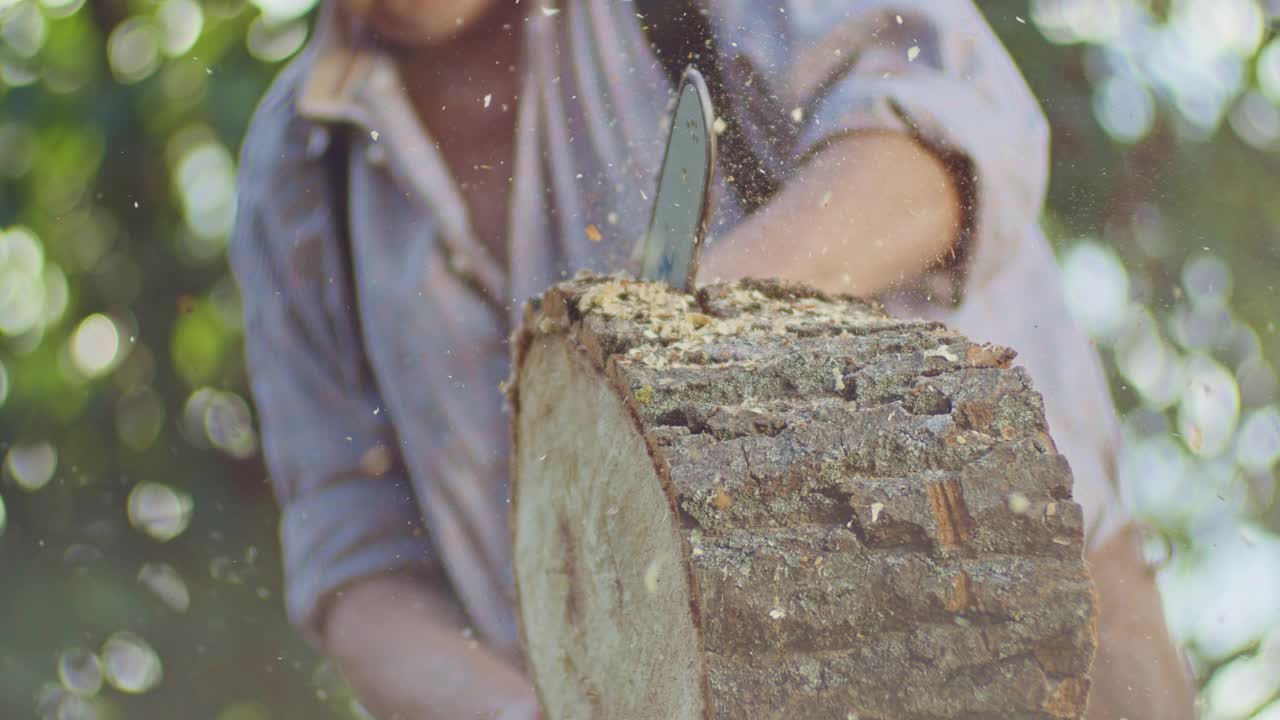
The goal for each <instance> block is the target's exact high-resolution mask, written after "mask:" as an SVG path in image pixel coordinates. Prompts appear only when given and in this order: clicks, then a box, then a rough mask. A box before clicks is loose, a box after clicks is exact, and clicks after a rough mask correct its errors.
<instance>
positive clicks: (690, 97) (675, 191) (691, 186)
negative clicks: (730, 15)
mask: <svg viewBox="0 0 1280 720" xmlns="http://www.w3.org/2000/svg"><path fill="white" fill-rule="evenodd" d="M713 117H714V115H713V112H712V109H711V95H710V93H708V92H707V83H706V81H705V80H703V78H702V74H701V73H699V72H698V71H697V69H695V68H693V67H692V66H690V67H689V68H688V69H686V70H685V72H684V78H683V79H682V80H681V82H680V91H679V100H677V102H676V112H675V115H674V116H673V117H672V120H671V134H670V136H669V137H668V138H667V150H666V154H665V155H664V156H663V159H662V169H661V171H660V174H659V175H658V195H657V197H656V198H654V205H653V217H652V219H650V221H649V234H648V237H647V238H646V239H645V244H644V255H643V260H642V265H641V273H640V277H641V278H643V279H645V280H654V281H661V282H665V283H667V284H669V285H671V286H672V287H674V288H676V289H678V290H689V289H691V288H692V287H693V281H694V278H695V277H696V276H697V274H698V259H699V257H700V255H701V253H702V240H703V238H704V237H705V236H706V233H707V219H708V217H709V216H710V212H711V202H710V199H709V198H710V190H711V175H712V168H714V167H715V157H716V147H715V135H714V134H713V133H712V131H711V123H712V118H713Z"/></svg>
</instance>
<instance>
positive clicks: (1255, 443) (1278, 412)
mask: <svg viewBox="0 0 1280 720" xmlns="http://www.w3.org/2000/svg"><path fill="white" fill-rule="evenodd" d="M1236 458H1237V460H1239V462H1240V464H1241V465H1242V466H1244V467H1245V468H1248V469H1249V470H1253V471H1254V472H1266V471H1268V470H1270V469H1271V466H1272V465H1274V464H1275V463H1276V461H1277V460H1280V409H1277V408H1276V407H1275V406H1274V405H1271V406H1268V407H1265V408H1262V409H1260V410H1255V411H1253V412H1251V413H1249V416H1248V417H1247V418H1245V420H1244V423H1243V424H1241V426H1240V433H1239V436H1238V437H1237V439H1236Z"/></svg>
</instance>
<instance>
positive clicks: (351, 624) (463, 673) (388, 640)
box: [323, 575, 539, 720]
mask: <svg viewBox="0 0 1280 720" xmlns="http://www.w3.org/2000/svg"><path fill="white" fill-rule="evenodd" d="M326 617H327V620H326V623H325V626H324V631H323V634H324V647H325V650H326V651H327V652H328V653H329V655H330V656H332V657H333V659H334V661H335V662H336V663H337V664H338V667H339V669H340V670H341V671H342V674H343V677H345V678H346V679H347V681H348V682H349V683H350V684H351V687H352V689H353V690H354V691H355V694H356V696H357V697H359V698H361V699H362V700H363V701H364V703H365V706H366V707H367V708H368V709H369V711H370V712H372V713H373V714H374V716H375V717H378V718H404V719H405V720H433V719H434V718H442V719H444V718H479V719H482V720H535V719H536V718H538V717H539V716H538V702H537V698H536V697H535V696H534V694H533V690H532V689H531V688H530V686H529V682H528V680H527V679H526V678H525V677H524V676H523V675H522V674H520V673H519V672H517V671H516V670H515V669H514V668H512V667H511V666H510V665H509V664H508V663H507V662H506V661H505V660H504V659H502V658H499V657H498V656H496V655H494V654H493V653H491V652H490V651H488V650H487V649H486V648H485V647H484V646H483V645H481V644H480V643H478V642H477V641H476V640H474V639H472V638H470V637H468V635H467V634H465V633H464V628H465V627H466V620H465V618H464V617H463V615H462V612H461V611H460V610H459V609H458V607H457V605H456V603H454V602H453V601H452V598H450V597H449V596H448V595H447V594H446V593H444V592H442V591H440V590H438V589H435V588H433V587H432V586H431V585H429V584H428V583H426V582H424V581H422V580H421V579H417V578H408V577H403V576H394V575H386V576H375V577H371V578H366V579H363V580H361V581H360V582H358V583H355V584H353V585H351V586H350V587H348V588H344V589H342V590H340V591H338V592H337V593H336V594H335V597H334V599H333V600H332V602H331V605H330V608H329V612H328V613H327V616H326Z"/></svg>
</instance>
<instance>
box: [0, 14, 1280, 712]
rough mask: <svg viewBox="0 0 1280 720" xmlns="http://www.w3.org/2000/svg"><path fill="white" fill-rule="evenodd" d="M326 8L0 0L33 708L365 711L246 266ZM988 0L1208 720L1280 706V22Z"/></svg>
mask: <svg viewBox="0 0 1280 720" xmlns="http://www.w3.org/2000/svg"><path fill="white" fill-rule="evenodd" d="M312 2H314V0H260V1H259V2H258V4H255V5H249V4H245V3H244V2H242V1H241V0H204V1H197V0H99V1H97V2H90V1H87V0H0V457H3V479H2V480H0V588H2V589H0V717H3V718H11V717H12V718H18V717H30V716H33V713H34V715H35V716H37V717H39V716H49V717H55V716H56V717H77V718H80V717H101V718H137V717H145V718H151V717H192V716H196V717H211V718H216V719H217V720H268V719H270V718H296V717H306V718H325V717H333V718H343V717H352V716H353V714H356V713H358V712H359V709H358V708H357V707H354V706H353V704H352V702H351V701H350V698H349V697H348V695H347V694H346V693H345V691H344V690H343V689H342V686H341V683H340V682H339V681H338V679H337V677H336V675H335V673H334V672H333V669H332V667H331V666H330V665H328V664H327V663H326V662H324V661H323V660H321V659H320V658H318V657H317V656H315V655H314V654H313V653H312V652H311V651H310V649H309V648H307V647H306V646H305V645H304V644H303V643H302V642H301V641H300V640H299V639H298V638H297V637H296V636H295V634H294V633H293V632H292V631H291V630H290V629H289V628H287V627H286V625H285V624H284V621H283V613H282V610H281V607H280V594H279V593H280V583H279V558H278V555H277V551H276V546H275V534H274V532H275V529H274V523H275V518H274V511H275V508H274V506H273V502H272V499H271V496H270V492H269V489H268V487H267V485H266V484H265V483H264V481H263V477H264V471H263V468H262V465H261V461H260V459H259V458H258V456H257V446H258V443H257V438H256V435H255V434H254V429H253V423H252V419H251V413H250V409H249V405H248V403H247V402H246V397H247V393H246V385H245V370H244V367H243V363H242V359H241V352H242V343H241V338H240V325H239V312H240V311H239V307H238V304H237V298H236V292H235V289H234V284H233V283H232V282H231V280H230V278H229V276H228V273H227V268H226V265H225V245H226V241H227V233H228V231H229V228H230V224H231V221H232V218H233V215H234V172H235V167H234V158H235V152H236V150H237V148H238V146H239V142H240V140H241V136H242V134H243V132H244V129H245V127H246V124H247V122H248V119H249V117H250V114H251V112H252V110H253V108H254V106H255V104H256V102H257V99H258V98H259V97H260V96H261V94H262V93H263V91H264V90H265V88H266V86H267V84H268V83H269V81H270V79H271V77H272V76H273V75H274V73H276V72H277V71H278V69H279V67H280V63H282V62H284V61H286V60H287V59H288V58H289V57H291V56H292V55H294V54H295V53H296V52H297V50H298V49H299V48H300V47H301V45H302V43H303V42H304V41H305V39H306V37H307V35H308V32H309V26H308V22H309V21H308V15H309V13H310V11H311V9H312V8H311V7H310V4H311V3H312ZM979 5H980V6H981V7H982V8H983V9H984V11H986V13H987V15H988V18H989V20H990V21H991V23H992V25H993V26H994V27H995V29H996V30H997V32H998V33H999V34H1000V35H1001V37H1002V39H1003V40H1004V41H1005V43H1006V45H1007V46H1008V47H1009V48H1010V50H1011V51H1012V53H1013V54H1014V56H1015V58H1016V59H1017V61H1018V62H1019V65H1020V66H1021V68H1022V69H1023V71H1024V74H1025V75H1026V76H1027V78H1028V80H1029V82H1030V83H1031V85H1032V86H1033V89H1034V90H1035V91H1036V93H1037V95H1038V96H1039V97H1040V99H1041V102H1042V105H1043V106H1044V108H1045V110H1046V112H1047V113H1048V115H1049V116H1050V119H1051V122H1052V125H1053V127H1054V150H1055V162H1054V177H1053V183H1052V186H1051V197H1050V209H1049V211H1048V212H1047V214H1046V218H1045V223H1046V227H1047V228H1048V229H1049V230H1050V232H1051V234H1052V235H1053V237H1054V240H1055V243H1056V244H1057V247H1058V250H1059V251H1060V255H1061V258H1062V261H1063V268H1064V278H1065V280H1066V283H1067V287H1068V289H1069V291H1070V293H1071V295H1072V306H1073V309H1074V310H1075V311H1076V312H1077V314H1078V316H1079V317H1080V319H1081V322H1082V323H1084V324H1085V326H1086V327H1087V328H1088V329H1089V330H1090V332H1092V333H1093V334H1094V336H1095V337H1096V338H1097V341H1098V346H1099V348H1100V350H1101V351H1102V352H1103V354H1104V358H1105V359H1106V361H1107V364H1108V369H1109V370H1110V372H1111V376H1112V380H1113V389H1114V391H1115V395H1116V399H1117V402H1118V404H1119V406H1120V407H1121V409H1122V411H1123V412H1124V414H1125V418H1126V437H1127V440H1128V447H1127V449H1126V458H1125V463H1124V477H1125V487H1126V490H1125V499H1126V501H1127V502H1128V503H1129V504H1130V506H1131V507H1132V508H1133V509H1134V511H1135V512H1136V513H1138V514H1139V515H1140V516H1141V517H1143V518H1145V519H1147V520H1149V521H1151V522H1152V523H1153V524H1154V525H1155V526H1157V527H1158V528H1160V530H1161V531H1162V532H1161V533H1160V534H1159V535H1158V536H1153V542H1152V544H1151V551H1152V553H1153V555H1161V556H1163V558H1162V559H1163V560H1164V566H1165V570H1164V572H1163V574H1162V582H1163V583H1164V587H1165V590H1166V599H1167V603H1168V605H1169V608H1168V611H1169V615H1170V620H1171V624H1172V626H1173V628H1174V630H1175V632H1177V633H1178V635H1179V636H1180V637H1181V638H1183V639H1184V641H1185V642H1186V643H1187V644H1188V647H1189V649H1190V651H1191V654H1192V656H1193V659H1194V661H1195V666H1196V669H1197V672H1198V673H1199V675H1200V680H1201V681H1202V683H1204V685H1205V688H1206V689H1205V696H1206V699H1207V701H1208V714H1209V716H1211V717H1224V718H1225V717H1258V718H1267V719H1268V720H1275V719H1276V718H1280V703H1277V702H1275V700H1276V698H1277V694H1278V693H1280V680H1277V678H1280V671H1278V670H1277V669H1278V668H1280V630H1278V629H1277V628H1280V600H1275V598H1276V597H1280V586H1278V585H1277V583H1280V580H1277V579H1276V578H1280V537H1278V536H1277V535H1276V532H1277V531H1278V530H1280V510H1278V509H1277V506H1276V503H1275V502H1274V492H1275V490H1274V465H1275V462H1276V459H1277V457H1278V456H1280V411H1277V409H1276V404H1275V403H1276V400H1277V393H1276V378H1275V363H1276V358H1277V357H1280V339H1278V338H1277V335H1276V332H1275V320H1276V317H1275V312H1274V308H1275V307H1276V287H1275V285H1276V279H1277V277H1280V276H1278V275H1277V270H1280V241H1278V240H1280V238H1278V235H1280V204H1277V203H1275V202H1272V201H1271V200H1272V199H1273V198H1276V197H1280V173H1277V169H1280V159H1278V158H1280V155H1277V153H1276V150H1277V149H1280V110H1277V108H1278V107H1280V105H1278V104H1280V44H1277V42H1276V40H1275V39H1274V31H1273V28H1272V23H1273V15H1272V11H1273V10H1274V9H1275V8H1273V7H1271V5H1274V3H1270V4H1269V3H1267V2H1262V0H1163V1H1161V2H1151V3H1147V2H1142V1H1141V0H1010V1H1008V2H1005V1H999V2H997V1H994V0H992V1H989V2H980V3H979ZM1164 540H1167V541H1168V542H1167V543H1166V542H1164ZM1268 570H1270V572H1269V573H1268ZM1268 575H1270V576H1271V579H1268V578H1267V576H1268ZM1268 593H1271V594H1270V595H1268ZM1268 703H1270V706H1269V707H1268ZM1264 708H1266V709H1264ZM56 713H62V714H61V715H57V714H56Z"/></svg>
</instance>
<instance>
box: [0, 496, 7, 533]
mask: <svg viewBox="0 0 1280 720" xmlns="http://www.w3.org/2000/svg"><path fill="white" fill-rule="evenodd" d="M8 524H9V511H8V510H6V509H5V507H4V496H3V495H0V535H4V529H5V527H7V526H8Z"/></svg>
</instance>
